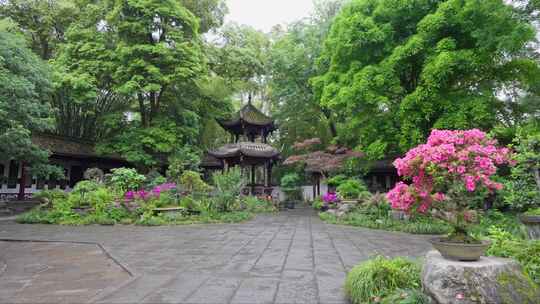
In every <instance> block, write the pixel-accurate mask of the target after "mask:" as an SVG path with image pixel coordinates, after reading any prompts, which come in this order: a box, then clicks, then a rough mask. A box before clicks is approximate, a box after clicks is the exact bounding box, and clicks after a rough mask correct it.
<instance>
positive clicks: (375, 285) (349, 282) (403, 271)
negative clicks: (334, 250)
mask: <svg viewBox="0 0 540 304" xmlns="http://www.w3.org/2000/svg"><path fill="white" fill-rule="evenodd" d="M407 288H410V289H417V288H420V266H419V265H418V264H417V263H415V262H412V261H409V260H407V259H404V258H400V257H399V258H394V259H387V258H384V257H382V256H377V257H375V258H374V259H371V260H368V261H366V262H363V263H362V264H359V265H357V266H355V267H353V269H351V271H350V272H349V273H348V274H347V279H346V281H345V292H346V293H347V296H348V297H349V299H350V300H351V303H353V304H364V303H378V302H380V300H381V298H383V297H385V296H390V295H392V294H393V293H395V292H396V291H397V290H399V289H407Z"/></svg>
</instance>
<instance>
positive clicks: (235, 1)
mask: <svg viewBox="0 0 540 304" xmlns="http://www.w3.org/2000/svg"><path fill="white" fill-rule="evenodd" d="M227 6H228V7H229V14H228V15H227V16H226V17H225V21H226V22H228V21H234V22H237V23H239V24H247V25H250V26H252V27H254V28H255V29H258V30H261V31H263V32H269V31H270V29H271V28H272V26H274V25H276V24H283V23H290V22H292V21H297V20H299V19H302V18H304V17H308V16H309V14H310V13H311V12H312V11H313V0H227Z"/></svg>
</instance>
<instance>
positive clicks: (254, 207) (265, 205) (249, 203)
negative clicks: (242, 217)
mask: <svg viewBox="0 0 540 304" xmlns="http://www.w3.org/2000/svg"><path fill="white" fill-rule="evenodd" d="M242 203H243V205H244V207H245V208H243V209H245V210H247V211H250V212H272V211H275V206H274V205H273V204H272V201H269V200H265V199H259V198H257V197H255V196H251V195H248V196H244V197H243V198H242Z"/></svg>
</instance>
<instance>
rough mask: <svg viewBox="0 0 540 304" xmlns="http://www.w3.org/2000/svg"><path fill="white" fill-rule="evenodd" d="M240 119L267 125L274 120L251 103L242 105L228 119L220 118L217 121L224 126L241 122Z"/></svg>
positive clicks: (271, 123) (258, 124)
mask: <svg viewBox="0 0 540 304" xmlns="http://www.w3.org/2000/svg"><path fill="white" fill-rule="evenodd" d="M242 121H244V122H246V123H248V124H252V125H256V126H268V125H273V124H274V120H273V119H272V118H271V117H268V116H266V115H265V114H264V113H263V112H261V111H260V110H259V109H257V108H256V107H255V106H254V105H252V104H251V103H248V104H246V105H245V106H243V107H242V108H241V109H240V111H238V112H235V113H234V114H232V116H231V117H229V118H228V119H224V120H220V121H219V123H220V124H221V125H222V126H224V127H230V126H235V125H238V124H241V123H242Z"/></svg>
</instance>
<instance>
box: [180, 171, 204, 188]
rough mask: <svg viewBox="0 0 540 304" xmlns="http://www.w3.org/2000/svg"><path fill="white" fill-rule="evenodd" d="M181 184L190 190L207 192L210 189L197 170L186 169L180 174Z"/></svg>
mask: <svg viewBox="0 0 540 304" xmlns="http://www.w3.org/2000/svg"><path fill="white" fill-rule="evenodd" d="M179 182H180V184H181V185H182V186H184V189H185V190H187V191H189V192H193V191H195V192H205V191H210V186H208V185H207V184H206V183H205V182H204V181H203V180H202V178H201V174H200V173H199V172H195V171H189V170H187V171H184V173H182V176H180V181H179Z"/></svg>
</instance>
